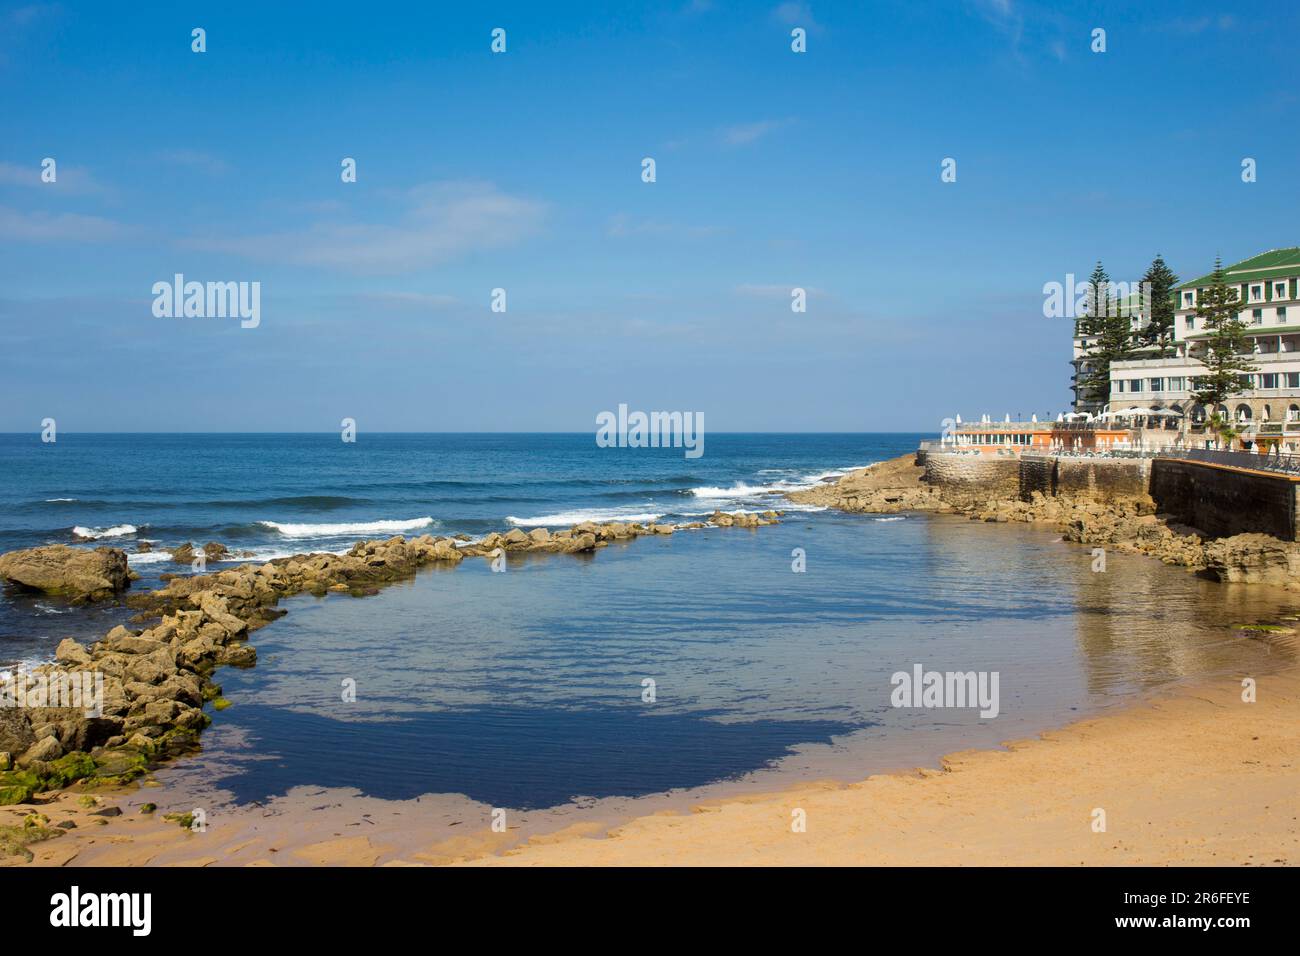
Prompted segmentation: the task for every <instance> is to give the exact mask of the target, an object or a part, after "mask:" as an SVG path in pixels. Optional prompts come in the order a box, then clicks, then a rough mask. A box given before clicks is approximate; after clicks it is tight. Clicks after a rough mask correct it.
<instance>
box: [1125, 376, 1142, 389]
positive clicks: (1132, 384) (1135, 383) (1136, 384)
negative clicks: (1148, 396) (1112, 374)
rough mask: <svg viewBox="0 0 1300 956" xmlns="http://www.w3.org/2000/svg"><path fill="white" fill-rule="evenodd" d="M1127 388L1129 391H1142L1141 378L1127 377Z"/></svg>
mask: <svg viewBox="0 0 1300 956" xmlns="http://www.w3.org/2000/svg"><path fill="white" fill-rule="evenodd" d="M1128 390H1129V391H1130V392H1140V391H1142V379H1140V378H1133V379H1129V383H1128Z"/></svg>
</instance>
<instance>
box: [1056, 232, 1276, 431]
mask: <svg viewBox="0 0 1300 956" xmlns="http://www.w3.org/2000/svg"><path fill="white" fill-rule="evenodd" d="M1224 272H1225V273H1226V278H1227V282H1228V284H1229V285H1230V286H1234V287H1236V289H1237V294H1238V298H1239V299H1240V301H1241V302H1242V303H1243V304H1244V307H1243V308H1242V310H1241V312H1240V313H1239V314H1238V318H1239V319H1240V320H1241V322H1242V323H1243V324H1244V325H1245V326H1246V334H1247V341H1248V342H1249V343H1250V348H1251V355H1250V356H1249V358H1250V362H1251V364H1253V365H1255V366H1257V368H1258V371H1257V372H1255V373H1253V374H1251V375H1246V376H1243V382H1244V384H1246V385H1247V388H1246V390H1245V391H1243V392H1242V393H1241V394H1240V395H1237V396H1234V397H1233V398H1232V399H1230V400H1229V401H1228V403H1227V404H1226V405H1221V406H1219V408H1218V409H1217V411H1218V412H1219V413H1220V414H1221V415H1224V416H1231V418H1232V419H1233V420H1234V421H1235V422H1236V423H1237V425H1238V427H1239V428H1241V429H1242V430H1243V436H1242V437H1243V440H1245V441H1246V442H1248V443H1251V444H1257V445H1261V446H1265V447H1267V446H1269V445H1272V444H1278V443H1280V444H1281V445H1282V447H1283V450H1284V451H1297V450H1300V248H1291V249H1272V250H1269V251H1268V252H1264V253H1261V254H1260V255H1257V256H1252V257H1251V258H1249V259H1246V260H1244V261H1242V262H1237V263H1234V264H1233V265H1231V266H1227V267H1226V268H1225V269H1224ZM1210 280H1211V276H1209V275H1204V276H1201V277H1200V278H1197V279H1193V280H1191V281H1190V282H1184V283H1183V284H1182V285H1181V286H1179V287H1178V289H1177V295H1178V302H1177V312H1176V314H1175V316H1174V339H1173V355H1172V356H1167V357H1164V358H1160V357H1158V350H1155V349H1150V350H1147V351H1146V353H1145V354H1143V353H1139V354H1138V355H1136V356H1135V357H1134V358H1133V359H1131V360H1129V361H1124V362H1114V363H1112V364H1111V368H1110V408H1111V409H1112V410H1115V409H1122V408H1129V407H1135V406H1136V407H1142V408H1156V409H1166V410H1169V411H1172V412H1178V413H1182V415H1183V416H1185V424H1186V427H1187V431H1188V432H1189V433H1190V434H1189V435H1188V440H1189V441H1192V442H1198V441H1199V440H1200V439H1201V437H1202V436H1203V435H1204V434H1205V429H1204V422H1205V419H1206V417H1207V415H1208V414H1209V413H1210V412H1212V411H1215V409H1207V408H1204V407H1202V406H1201V405H1199V404H1197V403H1196V402H1195V400H1194V399H1193V398H1192V392H1193V390H1194V389H1195V380H1196V378H1197V376H1199V375H1202V374H1203V373H1204V370H1205V367H1204V366H1203V365H1202V364H1201V363H1200V362H1199V361H1198V360H1197V357H1198V356H1199V355H1203V354H1204V352H1205V340H1206V339H1207V338H1208V337H1209V333H1208V332H1207V331H1206V329H1205V320H1204V319H1203V318H1202V317H1201V316H1198V315H1197V314H1196V303H1197V297H1198V296H1199V295H1201V293H1202V291H1203V290H1204V289H1205V288H1206V287H1207V286H1209V285H1210ZM1077 350H1078V341H1077V337H1076V361H1075V367H1076V369H1077V368H1078V367H1079V356H1078V354H1077ZM1085 359H1086V356H1085ZM1076 394H1077V391H1076ZM1288 423H1294V425H1293V426H1292V427H1287V425H1288Z"/></svg>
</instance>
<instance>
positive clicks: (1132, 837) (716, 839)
mask: <svg viewBox="0 0 1300 956" xmlns="http://www.w3.org/2000/svg"><path fill="white" fill-rule="evenodd" d="M152 789H154V790H155V793H154V796H152V797H151V796H150V793H151V788H150V787H149V786H147V785H145V786H141V787H137V788H132V789H131V790H128V791H122V792H119V793H116V794H112V793H102V794H100V799H101V803H100V805H99V806H97V807H93V808H92V807H85V806H82V805H81V802H80V795H79V794H77V793H76V792H75V791H69V792H65V793H62V794H59V795H57V796H56V797H54V798H53V799H52V800H50V801H49V802H48V803H47V804H45V805H43V806H40V807H37V808H35V809H37V810H39V812H41V813H44V814H45V815H46V816H48V817H49V819H50V823H51V824H52V825H53V824H57V823H59V822H61V821H64V820H71V821H73V822H74V823H76V829H73V830H70V831H69V832H68V833H67V834H66V835H65V836H62V837H59V838H56V839H53V840H48V841H46V842H43V843H36V844H33V845H32V846H31V847H30V849H31V851H32V853H33V855H34V861H33V862H34V863H35V864H37V865H53V866H60V865H81V864H94V865H134V866H139V865H174V866H210V865H255V866H256V865H264V866H265V865H279V866H283V865H290V866H292V865H299V866H301V865H343V866H373V865H417V866H418V865H440V864H448V863H464V864H470V865H513V866H519V865H526V866H548V865H554V866H570V865H579V866H602V865H613V866H622V865H749V866H752V865H756V864H758V865H893V866H897V865H904V866H905V865H929V864H934V865H1180V864H1201V865H1207V864H1208V865H1284V864H1296V863H1297V862H1300V796H1297V795H1298V794H1300V669H1295V668H1293V669H1289V670H1287V671H1284V672H1282V673H1278V674H1270V675H1263V676H1260V677H1259V678H1258V685H1257V701H1256V702H1255V703H1246V702H1244V701H1243V700H1242V687H1241V684H1240V679H1239V678H1233V679H1220V680H1216V681H1214V682H1211V683H1202V684H1194V685H1190V686H1184V687H1180V688H1178V689H1176V690H1173V691H1171V692H1170V693H1168V694H1165V695H1162V696H1160V697H1158V698H1155V699H1153V700H1150V701H1145V702H1141V703H1137V704H1134V705H1132V706H1128V707H1125V708H1123V709H1120V710H1117V711H1115V712H1111V713H1108V714H1106V715H1104V716H1100V717H1095V718H1089V719H1086V720H1082V721H1079V722H1077V723H1074V724H1071V725H1069V726H1068V727H1066V728H1064V729H1062V730H1057V731H1050V732H1047V733H1044V734H1043V735H1041V737H1038V738H1034V739H1032V740H1026V741H1018V742H1011V743H1009V744H1008V745H1007V747H1006V748H1005V749H1001V750H996V749H990V750H978V751H964V752H960V753H954V754H951V755H949V756H948V757H946V758H944V759H943V760H942V762H941V767H938V768H924V769H919V770H913V771H908V772H898V773H889V774H878V775H875V776H871V777H868V778H867V779H866V780H864V781H862V782H859V783H853V784H847V785H846V784H840V783H829V782H828V783H812V784H801V785H799V786H795V787H791V788H787V789H783V790H781V791H779V792H773V793H768V794H758V795H746V796H733V797H727V798H725V799H720V800H714V801H702V802H699V803H697V804H695V805H694V806H693V807H691V808H690V810H689V812H681V811H680V810H677V809H668V808H664V809H660V810H658V811H656V810H654V801H653V800H651V801H646V802H643V803H641V806H642V807H643V808H644V809H645V810H646V811H647V812H646V813H644V814H643V815H640V816H637V817H636V818H635V819H633V820H631V821H630V822H626V823H622V824H618V825H615V826H613V828H612V829H611V828H610V827H609V826H608V825H607V824H605V823H602V822H600V821H598V820H594V819H587V818H585V817H583V815H582V813H581V808H578V807H574V808H569V809H568V810H567V811H565V812H564V813H560V814H558V815H553V816H551V817H549V818H548V820H547V822H548V825H549V826H550V827H551V828H552V832H534V833H532V834H531V835H527V839H526V840H524V842H521V840H522V839H523V838H524V837H525V834H524V833H522V832H520V831H519V830H516V829H514V827H515V826H517V825H518V824H517V823H516V822H508V827H509V828H508V829H507V831H506V832H505V833H494V832H493V831H492V829H491V825H490V814H488V813H484V814H482V815H479V816H478V817H477V819H467V820H465V821H464V823H463V825H464V827H465V830H464V833H463V834H462V835H458V836H456V837H454V838H452V839H450V840H448V839H446V838H443V837H439V838H438V839H436V840H430V839H427V838H425V839H422V838H421V832H422V831H424V830H426V827H427V826H428V825H431V824H432V823H433V822H434V821H435V820H437V819H438V816H439V814H443V815H446V814H461V815H463V809H464V808H463V806H458V805H455V804H453V803H448V804H445V805H440V804H439V803H438V801H439V799H440V798H433V797H426V798H421V799H420V800H416V801H384V800H375V799H371V798H364V797H352V798H349V799H345V800H338V799H334V796H335V795H332V794H329V793H326V792H319V793H317V794H313V793H312V792H310V791H308V790H306V789H305V788H304V790H303V791H302V792H294V793H291V794H290V795H289V796H288V797H286V798H284V803H283V804H280V805H278V806H277V805H276V804H278V803H279V801H276V802H274V803H273V804H272V805H269V806H267V807H264V808H249V809H248V810H247V811H245V812H244V813H242V814H241V815H240V816H239V817H238V819H237V820H234V821H232V820H225V821H223V822H222V825H221V826H212V827H210V829H209V830H208V832H205V833H195V832H189V831H185V830H182V829H181V828H180V827H179V826H177V824H175V823H171V822H167V821H164V820H162V819H160V817H159V816H158V815H157V814H154V815H144V814H141V813H140V812H139V809H138V808H139V805H140V804H141V803H143V802H144V801H146V800H150V799H153V800H155V801H157V802H161V800H159V798H158V795H157V793H156V788H152ZM105 806H121V807H122V808H123V813H122V815H121V816H116V817H102V816H97V815H96V814H97V812H98V811H100V810H102V809H103V808H104V807H105ZM32 809H33V808H31V807H23V808H20V807H6V808H0V825H13V824H17V823H20V822H21V818H22V817H23V816H24V815H25V814H27V813H29V812H31V810H32ZM1099 809H1100V810H1103V811H1104V812H1105V830H1104V832H1100V831H1097V830H1095V829H1094V827H1095V825H1096V824H1095V821H1096V819H1097V818H1096V814H1095V811H1097V810H1099ZM796 811H802V812H803V816H804V819H806V830H805V831H804V832H796V831H795V828H794V827H793V826H792V824H793V821H794V819H795V815H796ZM160 812H161V811H160ZM565 813H567V814H568V815H570V817H571V818H572V822H567V823H566V821H565V819H564V815H565ZM417 817H418V818H419V820H420V821H421V823H420V824H419V825H417V826H412V822H413V820H414V819H416V818H417ZM101 820H105V821H107V822H105V823H102V824H101V823H99V822H98V821H101ZM446 822H447V821H446V820H445V819H443V820H441V826H442V827H444V828H445V826H446ZM0 862H7V863H9V864H11V865H13V864H17V865H22V864H21V862H20V860H19V858H16V857H9V858H7V859H6V860H4V861H0Z"/></svg>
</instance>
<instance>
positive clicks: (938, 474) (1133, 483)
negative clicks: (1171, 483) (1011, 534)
mask: <svg viewBox="0 0 1300 956" xmlns="http://www.w3.org/2000/svg"><path fill="white" fill-rule="evenodd" d="M925 480H926V481H927V482H928V483H930V484H932V485H934V486H936V487H937V488H939V491H940V494H941V495H942V496H943V498H944V500H945V501H949V502H951V503H953V504H963V503H969V502H973V501H988V500H991V499H1000V500H1007V499H1019V500H1020V501H1029V500H1031V499H1032V498H1033V495H1034V493H1035V492H1037V493H1039V494H1041V495H1043V496H1044V497H1048V498H1052V497H1065V498H1072V499H1082V500H1095V501H1113V500H1115V499H1119V498H1129V499H1145V498H1146V497H1147V494H1148V490H1149V488H1150V484H1151V460H1150V459H1148V458H1110V459H1106V458H1074V457H1068V456H1067V457H1058V456H1055V455H1025V456H1024V457H1022V458H1011V457H998V456H991V455H952V454H942V453H937V454H930V455H927V456H926V459H925Z"/></svg>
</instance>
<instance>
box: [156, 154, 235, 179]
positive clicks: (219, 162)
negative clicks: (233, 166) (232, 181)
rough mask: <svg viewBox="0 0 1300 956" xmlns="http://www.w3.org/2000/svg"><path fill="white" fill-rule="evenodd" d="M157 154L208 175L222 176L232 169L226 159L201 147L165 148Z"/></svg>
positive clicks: (171, 161)
mask: <svg viewBox="0 0 1300 956" xmlns="http://www.w3.org/2000/svg"><path fill="white" fill-rule="evenodd" d="M155 155H156V156H157V157H158V159H160V160H162V161H163V162H164V163H167V164H169V165H172V166H182V167H184V168H186V169H193V170H196V171H197V172H200V173H205V174H206V175H208V176H222V175H225V174H226V173H227V172H229V171H230V164H229V163H227V162H226V161H225V160H224V159H222V158H221V157H219V156H213V155H212V154H211V153H206V152H204V151H203V150H201V149H164V150H162V151H160V152H158V153H156V154H155Z"/></svg>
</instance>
